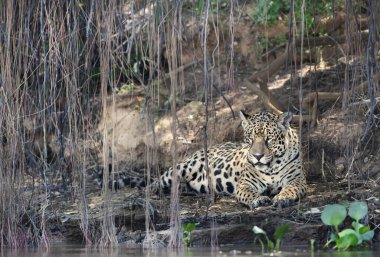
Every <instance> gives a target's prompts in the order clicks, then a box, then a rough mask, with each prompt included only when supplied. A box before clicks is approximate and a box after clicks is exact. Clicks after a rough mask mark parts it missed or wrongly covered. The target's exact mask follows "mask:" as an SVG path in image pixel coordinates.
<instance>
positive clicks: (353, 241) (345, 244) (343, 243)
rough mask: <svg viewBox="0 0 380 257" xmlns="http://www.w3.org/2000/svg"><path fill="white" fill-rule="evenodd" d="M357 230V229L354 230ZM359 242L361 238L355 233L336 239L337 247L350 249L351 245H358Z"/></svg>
mask: <svg viewBox="0 0 380 257" xmlns="http://www.w3.org/2000/svg"><path fill="white" fill-rule="evenodd" d="M354 232H355V231H354ZM358 243H359V238H358V237H357V236H356V234H355V233H354V234H353V233H349V234H346V235H345V236H343V237H341V238H339V239H338V241H336V247H337V248H339V249H344V250H346V249H348V248H349V247H351V246H356V245H358Z"/></svg>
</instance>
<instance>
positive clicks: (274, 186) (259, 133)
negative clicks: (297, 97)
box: [158, 111, 307, 209]
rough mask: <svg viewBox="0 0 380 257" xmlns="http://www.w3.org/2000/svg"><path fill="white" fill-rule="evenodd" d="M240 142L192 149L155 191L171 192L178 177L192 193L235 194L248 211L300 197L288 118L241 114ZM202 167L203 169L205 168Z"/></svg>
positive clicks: (297, 157) (301, 183)
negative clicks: (242, 132)
mask: <svg viewBox="0 0 380 257" xmlns="http://www.w3.org/2000/svg"><path fill="white" fill-rule="evenodd" d="M239 116H240V118H241V123H242V127H243V131H244V141H243V142H242V143H233V142H226V143H223V144H218V145H215V146H212V147H210V148H209V149H208V150H207V154H206V153H205V150H204V149H201V150H198V151H196V152H195V153H194V154H192V155H191V156H190V157H188V158H186V159H185V160H183V161H182V162H180V163H179V164H178V165H177V166H176V167H175V169H173V168H170V169H168V170H167V171H166V172H164V173H163V174H162V175H161V177H160V178H159V182H158V183H159V187H160V188H166V189H168V188H171V186H172V182H173V178H174V176H178V177H179V179H180V180H181V181H183V182H186V183H187V185H188V186H189V187H190V189H192V190H193V191H195V192H197V193H210V192H211V190H213V191H214V192H215V193H218V194H224V195H231V196H234V197H235V198H236V199H237V201H238V202H240V203H242V204H244V205H246V206H248V207H250V208H251V209H252V208H256V207H258V206H261V205H268V204H273V205H274V206H279V207H286V206H289V205H291V204H292V203H294V202H295V201H297V200H300V199H301V197H302V196H304V195H305V193H306V190H307V183H306V178H305V173H304V170H303V165H302V154H301V152H300V147H301V146H300V140H299V138H298V134H297V131H296V130H295V129H293V128H292V127H291V126H290V122H291V120H292V117H293V114H292V113H291V112H284V113H282V114H275V113H272V112H268V111H259V112H257V113H254V114H252V115H249V114H247V113H245V112H244V111H240V114H239ZM206 163H207V166H206Z"/></svg>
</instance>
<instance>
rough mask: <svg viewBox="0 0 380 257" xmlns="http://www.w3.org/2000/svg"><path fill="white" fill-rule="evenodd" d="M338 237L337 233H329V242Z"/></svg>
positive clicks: (334, 240)
mask: <svg viewBox="0 0 380 257" xmlns="http://www.w3.org/2000/svg"><path fill="white" fill-rule="evenodd" d="M338 239H339V236H338V234H337V233H331V234H330V240H329V241H330V242H336V241H337V240H338Z"/></svg>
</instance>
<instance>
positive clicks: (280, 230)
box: [274, 224, 289, 240]
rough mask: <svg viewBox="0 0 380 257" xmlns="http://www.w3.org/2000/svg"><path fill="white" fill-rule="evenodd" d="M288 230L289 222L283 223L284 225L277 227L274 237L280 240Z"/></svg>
mask: <svg viewBox="0 0 380 257" xmlns="http://www.w3.org/2000/svg"><path fill="white" fill-rule="evenodd" d="M288 231H289V225H288V224H283V225H281V226H279V227H278V228H277V229H276V231H275V232H274V238H275V239H276V240H279V239H281V237H282V236H283V235H284V234H285V233H286V232H288Z"/></svg>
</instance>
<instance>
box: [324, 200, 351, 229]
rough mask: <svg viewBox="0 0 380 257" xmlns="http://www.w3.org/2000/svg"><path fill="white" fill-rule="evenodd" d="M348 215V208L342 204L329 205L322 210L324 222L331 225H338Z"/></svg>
mask: <svg viewBox="0 0 380 257" xmlns="http://www.w3.org/2000/svg"><path fill="white" fill-rule="evenodd" d="M346 216H347V211H346V208H345V207H344V206H343V205H340V204H331V205H327V206H326V207H325V209H324V210H323V212H322V215H321V219H322V221H323V223H325V224H326V225H329V226H338V225H339V224H340V223H342V222H343V221H344V219H345V218H346Z"/></svg>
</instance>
